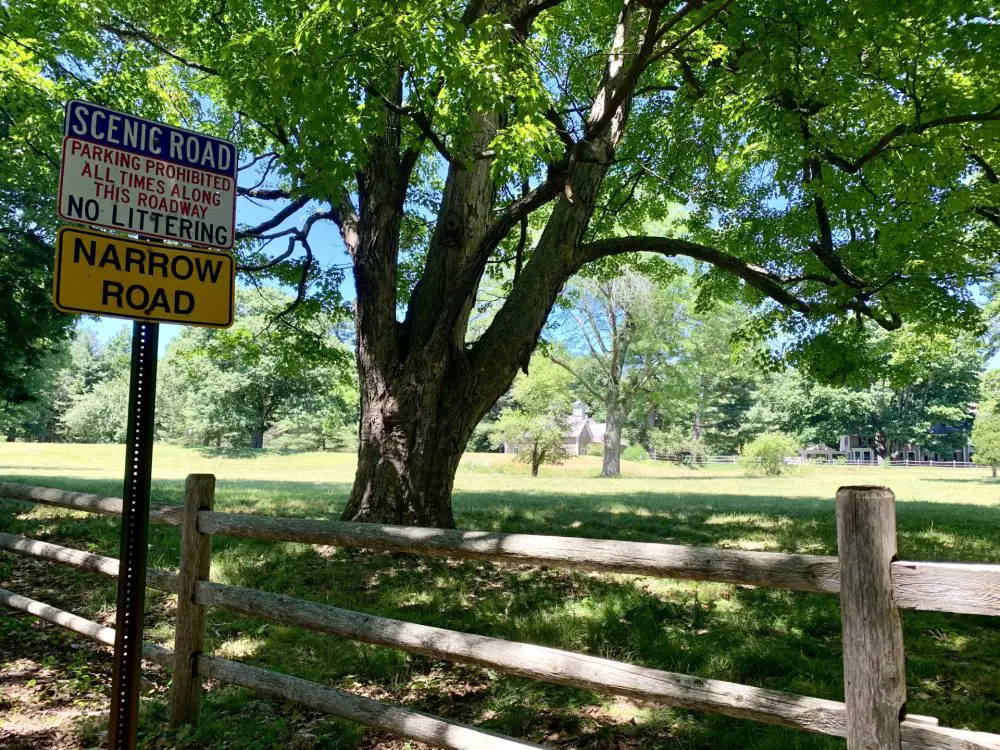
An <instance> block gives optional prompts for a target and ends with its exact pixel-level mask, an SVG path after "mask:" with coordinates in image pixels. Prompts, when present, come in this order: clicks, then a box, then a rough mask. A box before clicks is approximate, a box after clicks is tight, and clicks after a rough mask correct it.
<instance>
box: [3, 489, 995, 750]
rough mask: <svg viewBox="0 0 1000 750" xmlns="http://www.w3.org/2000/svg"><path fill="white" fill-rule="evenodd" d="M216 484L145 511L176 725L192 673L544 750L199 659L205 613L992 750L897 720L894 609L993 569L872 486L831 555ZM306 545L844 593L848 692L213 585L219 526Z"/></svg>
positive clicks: (92, 560)
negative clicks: (906, 515) (155, 553)
mask: <svg viewBox="0 0 1000 750" xmlns="http://www.w3.org/2000/svg"><path fill="white" fill-rule="evenodd" d="M214 494H215V478H214V477H213V476H212V475H207V474H199V475H190V476H189V477H188V478H187V481H186V483H185V504H184V505H183V506H176V505H173V506H172V505H157V506H154V507H153V509H152V511H151V514H150V520H151V522H153V523H159V524H169V525H173V526H180V527H181V535H182V536H181V559H180V568H179V571H178V572H173V571H165V570H156V569H150V570H149V572H148V577H147V585H148V586H149V587H151V588H154V589H158V590H160V591H166V592H169V593H174V594H177V595H178V605H177V615H176V623H175V636H174V648H173V649H168V648H165V647H163V646H159V645H155V644H150V643H146V644H144V645H143V656H144V658H145V659H147V660H149V661H151V662H155V663H157V664H161V665H164V666H166V667H168V668H171V669H172V670H173V685H172V695H171V706H170V722H171V725H172V726H175V727H176V726H180V725H182V724H185V723H196V722H197V721H198V715H199V710H200V706H201V699H202V681H203V680H204V679H206V678H210V679H213V680H219V681H222V682H227V683H231V684H234V685H238V686H242V687H244V688H247V689H251V690H255V691H258V692H260V693H263V694H265V695H268V696H271V697H273V698H277V699H281V700H287V701H293V702H298V703H301V704H304V705H306V706H309V707H311V708H313V709H315V710H319V711H324V712H327V713H330V714H333V715H335V716H339V717H342V718H346V719H350V720H353V721H357V722H360V723H362V724H365V725H368V726H371V727H375V728H378V729H381V730H385V731H388V732H391V733H393V734H395V735H398V736H400V737H403V738H406V739H410V740H415V741H419V742H424V743H426V744H428V745H431V746H434V747H442V748H452V749H454V750H507V749H508V748H529V747H535V748H537V747H540V746H539V745H536V744H532V743H530V742H527V741H524V740H519V739H514V738H509V737H503V736H500V735H496V734H493V733H490V732H485V731H483V730H481V729H478V728H476V727H472V726H467V725H463V724H458V723H455V722H453V721H449V720H447V719H444V718H440V717H435V716H429V715H427V714H422V713H418V712H416V711H412V710H409V709H404V708H402V707H398V706H392V705H388V704H384V703H381V702H377V701H374V700H371V699H368V698H364V697H361V696H358V695H354V694H352V693H349V692H345V691H341V690H336V689H334V688H330V687H327V686H323V685H320V684H317V683H313V682H308V681H306V680H302V679H299V678H296V677H291V676H288V675H284V674H280V673H277V672H273V671H269V670H266V669H261V668H259V667H254V666H250V665H247V664H242V663H239V662H236V661H230V660H228V659H222V658H219V657H216V656H210V655H207V654H205V653H204V638H205V615H206V609H207V608H208V607H221V608H223V609H227V610H231V611H235V612H240V613H243V614H246V615H251V616H254V617H260V618H263V619H266V620H270V621H273V622H280V623H286V624H290V625H293V626H297V627H301V628H305V629H309V630H315V631H319V632H322V633H327V634H330V635H335V636H339V637H341V638H347V639H351V640H356V641H361V642H364V643H369V644H375V645H378V646H387V647H391V648H396V649H402V650H404V651H408V652H412V653H416V654H423V655H426V656H430V657H433V658H438V659H444V660H450V661H454V662H459V663H463V664H472V665H480V666H486V667H489V668H491V669H495V670H498V671H500V672H504V673H507V674H512V675H519V676H521V677H527V678H532V679H536V680H543V681H547V682H551V683H555V684H560V685H570V686H575V687H580V688H585V689H589V690H594V691H598V692H602V693H606V694H613V695H622V696H627V697H631V698H636V699H640V700H643V701H649V702H654V703H660V704H664V705H670V706H677V707H681V708H685V709H691V710H700V711H710V712H715V713H719V714H724V715H726V716H731V717H736V718H740V719H749V720H753V721H758V722H764V723H769V724H778V725H782V726H786V727H792V728H795V729H800V730H805V731H809V732H817V733H820V734H825V735H832V736H835V737H844V738H846V739H847V746H848V748H849V750H875V749H876V748H878V749H880V750H881V749H882V748H893V750H895V749H896V748H905V749H907V750H917V749H926V748H939V749H941V750H1000V735H997V734H987V733H983V732H974V731H968V730H962V729H951V728H946V727H941V726H939V725H938V721H937V719H935V718H932V717H926V716H915V715H907V713H906V682H905V669H904V651H903V633H902V628H901V625H900V613H899V610H900V609H915V610H927V611H942V612H955V613H965V614H975V615H992V616H1000V565H986V564H961V563H934V562H906V561H899V560H897V559H896V527H895V498H894V496H893V494H892V492H891V491H890V490H888V489H886V488H880V487H845V488H842V489H841V490H840V491H839V492H838V493H837V537H838V540H837V544H838V556H836V557H833V556H820V555H800V554H785V553H777V552H753V551H743V550H729V549H716V548H711V547H685V546H679V545H671V544H654V543H635V542H624V541H614V540H607V539H586V538H573V537H556V536H540V535H529V534H501V533H492V532H479V531H454V530H443V529H428V528H412V527H402V526H382V525H373V524H353V523H338V522H330V521H320V520H307V519H294V518H274V517H264V516H253V515H236V514H230V513H220V512H216V511H214V510H213V501H214ZM0 497H2V498H8V499H14V500H21V501H27V502H33V503H42V504H46V505H55V506H60V507H63V508H72V509H75V510H82V511H88V512H92V513H101V514H105V515H111V516H120V515H121V509H122V501H121V500H120V499H119V498H112V497H103V496H98V495H90V494H81V493H74V492H65V491H62V490H56V489H47V488H42V487H29V486H25V485H17V484H9V483H0ZM219 535H223V536H231V537H241V538H245V539H261V540H273V541H284V542H307V543H314V544H329V545H336V546H346V547H359V548H366V549H373V550H388V551H395V552H406V553H412V554H419V555H430V556H438V557H449V558H462V559H477V560H488V561H491V562H495V563H516V564H535V565H548V566H553V567H560V568H566V569H573V570H588V571H600V572H605V573H625V574H635V575H643V576H659V577H669V578H680V579H689V580H699V581H717V582H721V583H729V584H743V585H752V586H769V587H776V588H782V589H791V590H795V591H810V592H820V593H825V594H834V595H839V596H840V603H841V619H842V627H843V654H844V694H845V701H844V702H839V701H832V700H825V699H819V698H812V697H808V696H802V695H794V694H790V693H785V692H780V691H776V690H769V689H764V688H758V687H751V686H748V685H741V684H737V683H732V682H724V681H721V680H711V679H702V678H699V677H693V676H689V675H683V674H676V673H672V672H666V671H662V670H658V669H650V668H647V667H640V666H635V665H632V664H626V663H622V662H616V661H611V660H608V659H602V658H598V657H596V656H590V655H587V654H582V653H575V652H571V651H563V650H559V649H555V648H548V647H542V646H536V645H531V644H527V643H516V642H511V641H506V640H501V639H499V638H490V637H486V636H481V635H472V634H468V633H461V632H456V631H451V630H445V629H442V628H437V627H429V626H426V625H418V624H414V623H407V622H402V621H399V620H392V619H388V618H385V617H378V616H374V615H369V614H363V613H359V612H352V611H349V610H345V609H339V608H336V607H330V606H327V605H323V604H319V603H315V602H310V601H305V600H302V599H296V598H292V597H288V596H282V595H279V594H272V593H266V592H262V591H257V590H255V589H249V588H242V587H238V586H229V585H224V584H220V583H213V582H212V581H210V580H209V567H210V558H211V544H212V537H213V536H219ZM0 550H5V551H7V552H12V553H15V554H19V555H26V556H30V557H33V558H39V559H42V560H47V561H51V562H55V563H60V564H63V565H68V566H71V567H75V568H79V569H83V570H87V571H91V572H94V573H100V574H104V575H107V576H116V575H117V574H118V567H119V565H118V560H116V559H114V558H110V557H104V556H102V555H97V554H93V553H89V552H84V551H81V550H76V549H71V548H68V547H63V546H60V545H56V544H50V543H48V542H44V541H39V540H34V539H29V538H27V537H23V536H17V535H13V534H7V533H0ZM0 602H2V603H3V604H6V605H7V606H9V607H12V608H14V609H18V610H21V611H24V612H28V613H30V614H32V615H35V616H37V617H39V618H42V619H44V620H48V621H50V622H53V623H55V624H57V625H61V626H62V627H64V628H68V629H70V630H73V631H75V632H77V633H80V634H82V635H85V636H88V637H90V638H93V639H96V640H98V641H100V642H102V643H106V644H109V645H110V644H113V643H114V630H113V629H111V628H107V627H103V626H101V625H99V624H98V623H95V622H92V621H90V620H86V619H84V618H81V617H78V616H76V615H73V614H71V613H69V612H65V611H62V610H60V609H57V608H55V607H53V606H51V605H48V604H45V603H43V602H39V601H35V600H33V599H30V598H28V597H25V596H22V595H19V594H16V593H12V592H10V591H7V590H4V589H0Z"/></svg>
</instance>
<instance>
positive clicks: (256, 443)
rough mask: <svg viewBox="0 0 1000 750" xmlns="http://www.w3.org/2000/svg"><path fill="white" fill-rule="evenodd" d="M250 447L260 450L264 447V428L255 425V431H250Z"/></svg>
mask: <svg viewBox="0 0 1000 750" xmlns="http://www.w3.org/2000/svg"><path fill="white" fill-rule="evenodd" d="M250 447H251V448H253V449H254V450H260V449H261V448H263V447H264V430H263V428H261V427H255V428H254V430H253V432H251V433H250Z"/></svg>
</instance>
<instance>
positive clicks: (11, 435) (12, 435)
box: [7, 427, 17, 443]
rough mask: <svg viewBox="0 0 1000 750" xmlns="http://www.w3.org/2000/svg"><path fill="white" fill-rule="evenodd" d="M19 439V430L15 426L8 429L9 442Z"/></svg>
mask: <svg viewBox="0 0 1000 750" xmlns="http://www.w3.org/2000/svg"><path fill="white" fill-rule="evenodd" d="M16 439H17V430H16V429H15V428H13V427H11V428H9V429H8V430H7V442H8V443H13V442H14V441H15V440H16Z"/></svg>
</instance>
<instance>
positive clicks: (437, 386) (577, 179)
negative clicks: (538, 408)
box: [338, 0, 635, 527]
mask: <svg viewBox="0 0 1000 750" xmlns="http://www.w3.org/2000/svg"><path fill="white" fill-rule="evenodd" d="M469 7H470V11H469V13H467V14H466V15H467V16H468V18H466V19H465V20H469V19H470V18H472V19H474V18H475V17H478V15H480V14H481V13H483V12H487V9H488V8H492V9H494V10H496V8H497V7H499V8H502V7H506V2H505V0H501V2H500V3H498V4H497V6H496V7H495V6H494V5H492V4H487V3H480V2H475V3H470V6H469ZM511 7H513V6H511ZM518 7H520V6H518ZM633 15H635V13H634V7H633V4H631V3H630V4H628V5H627V10H623V11H622V14H621V16H620V18H619V23H618V24H617V25H616V29H615V36H614V44H615V50H614V51H613V52H612V53H611V54H609V57H608V63H607V71H606V74H605V76H604V79H603V80H602V85H601V90H600V91H599V92H598V95H597V97H596V99H595V103H594V105H593V107H592V112H591V116H590V121H591V122H592V125H593V132H591V133H589V134H588V138H587V139H586V142H585V143H583V144H582V145H581V147H580V148H579V149H574V151H579V153H574V158H573V159H572V160H570V159H568V158H567V161H566V163H565V164H562V165H553V174H554V175H560V174H563V171H562V170H568V172H571V173H572V174H568V173H567V174H565V178H567V179H568V180H569V181H571V182H572V189H571V190H570V189H569V188H568V187H567V189H565V190H563V185H564V183H562V182H559V181H558V180H553V181H550V180H546V182H545V186H546V187H545V190H542V191H541V192H540V193H539V196H538V197H537V200H538V201H539V202H538V203H537V204H535V205H537V206H540V205H543V204H544V203H546V202H548V201H550V200H552V199H555V198H556V196H557V195H561V196H562V197H561V198H559V199H557V201H556V205H555V206H554V207H553V210H552V214H551V216H550V219H549V221H548V223H547V225H546V228H545V230H544V232H543V233H542V236H541V237H540V238H539V241H538V243H537V245H536V247H535V250H534V252H533V253H532V257H531V259H530V260H529V261H528V262H527V263H526V264H525V265H524V268H523V269H522V272H521V275H520V277H519V282H518V284H515V285H514V288H513V290H512V291H511V294H510V296H509V297H508V299H507V301H506V302H505V303H504V306H503V308H502V309H501V310H500V312H499V313H498V314H497V316H496V317H495V318H494V320H493V322H492V323H491V324H490V326H489V329H488V331H487V333H485V334H484V335H483V336H482V337H480V339H479V340H478V341H477V342H476V344H475V345H473V346H472V347H468V346H467V344H466V328H467V322H468V314H469V310H470V309H471V305H472V303H473V301H474V299H475V295H476V290H477V287H478V283H479V280H480V279H481V278H482V274H483V273H484V271H485V269H486V264H487V263H488V261H489V258H490V256H491V255H492V253H493V250H494V249H495V248H496V246H497V245H498V244H499V242H500V240H502V238H503V236H504V235H505V233H506V232H507V231H509V229H511V228H513V226H514V225H515V224H516V222H514V223H511V224H504V223H503V222H502V221H500V220H499V219H495V217H496V211H495V202H496V193H497V189H498V185H497V184H496V183H495V182H494V180H493V177H492V170H491V167H490V164H489V163H488V160H485V159H480V158H479V156H478V155H479V154H480V153H485V152H484V151H480V150H479V149H478V147H477V144H480V142H481V143H482V144H488V142H489V141H490V140H491V139H492V138H493V136H494V135H495V130H496V127H497V126H498V124H499V122H500V119H501V118H502V115H499V114H496V113H479V114H477V115H476V116H475V117H474V118H473V133H472V138H471V143H472V145H473V146H474V148H473V149H472V152H471V153H469V154H464V153H463V154H461V155H459V158H455V159H449V161H451V164H450V165H449V170H448V177H447V180H446V186H445V190H444V194H443V196H442V203H441V207H440V209H439V212H438V216H437V222H436V225H435V231H434V233H433V235H432V238H431V242H430V246H429V248H428V250H427V258H426V261H425V264H424V273H423V274H422V276H421V278H420V281H419V282H418V283H417V285H416V287H415V288H414V289H413V291H412V294H411V295H410V300H409V304H408V310H407V314H406V317H405V319H404V320H403V321H402V322H400V321H399V320H398V318H397V312H398V309H399V308H398V306H399V299H398V297H397V292H398V289H399V287H400V279H399V278H398V266H397V259H398V255H399V243H400V227H401V217H402V215H403V205H404V202H405V198H406V190H407V184H408V181H409V175H410V170H412V168H413V165H414V164H415V159H412V158H409V157H410V156H412V154H410V152H409V151H406V150H403V149H402V141H401V138H400V136H401V133H402V127H401V122H400V114H399V113H400V112H401V111H402V109H403V108H402V106H401V104H402V101H403V74H402V68H400V69H398V70H397V71H396V79H395V83H394V85H393V87H392V88H393V90H389V89H388V88H387V87H385V86H383V89H382V91H381V92H380V93H381V94H382V96H384V97H385V98H386V100H387V101H390V102H391V105H390V106H387V107H385V108H383V112H382V116H383V117H384V122H385V129H384V132H383V133H382V134H381V135H380V136H378V137H376V138H373V139H372V140H371V141H370V142H369V143H368V160H367V164H366V166H365V168H364V170H363V171H362V172H361V173H360V174H359V175H358V190H357V209H356V211H355V209H354V207H353V205H352V204H351V201H350V200H349V199H348V200H345V201H342V205H340V206H338V214H339V215H340V217H341V231H342V234H343V237H344V242H345V245H346V246H347V248H348V251H349V252H350V254H351V256H352V259H353V265H354V283H355V290H356V293H357V302H356V306H355V330H356V335H357V359H358V374H359V379H360V382H361V424H360V429H359V435H360V447H359V451H358V469H357V474H356V475H355V481H354V487H353V489H352V491H351V497H350V500H349V501H348V504H347V508H346V509H345V511H344V514H343V516H342V518H343V519H344V520H351V521H363V522H372V523H400V524H410V525H421V526H437V527H450V526H454V517H453V516H452V511H451V490H452V486H453V483H454V477H455V471H456V470H457V468H458V463H459V460H460V459H461V456H462V452H463V451H464V449H465V446H466V444H467V442H468V440H469V438H470V437H471V436H472V432H473V430H474V429H475V426H476V424H477V423H478V422H479V420H480V419H481V418H482V417H483V415H485V414H486V412H487V411H488V410H489V408H490V407H491V406H492V405H493V404H494V403H495V402H496V400H497V399H498V398H499V397H500V396H501V395H503V393H504V392H505V391H506V390H507V388H509V387H510V384H511V382H512V381H513V380H514V376H515V375H516V373H517V369H518V367H521V368H524V369H526V368H527V364H528V362H529V359H530V356H531V353H532V351H533V350H534V348H535V345H536V343H537V341H538V336H539V334H540V332H541V330H542V327H543V325H544V324H545V319H546V317H547V315H548V312H549V310H550V309H551V307H552V305H553V303H554V302H555V299H556V296H557V294H558V292H559V290H560V289H561V288H562V286H563V284H564V283H565V282H566V279H567V278H569V276H571V275H572V274H573V273H574V272H575V271H576V270H578V269H579V267H580V266H581V265H582V264H583V263H584V262H586V258H585V257H583V256H582V255H578V252H577V250H578V248H579V246H580V243H581V242H582V239H583V236H584V233H585V231H586V228H587V223H588V222H589V220H590V217H591V216H592V215H593V212H594V209H595V207H596V205H597V194H598V192H599V189H600V185H601V182H602V181H603V179H604V175H605V174H606V172H607V169H608V166H609V165H610V164H611V163H612V160H613V156H614V146H615V144H616V143H617V142H618V140H619V139H620V137H621V133H622V130H623V126H624V122H625V119H626V116H627V112H628V108H629V101H627V100H624V101H623V100H621V98H620V97H618V98H615V97H613V96H612V89H613V86H615V85H617V84H618V82H619V81H622V80H623V78H624V77H625V76H626V73H625V62H626V60H627V59H628V55H627V51H628V50H627V46H628V44H629V43H630V39H631V36H630V34H629V33H628V27H629V23H630V19H631V17H632V16H633ZM373 99H375V98H374V97H373ZM611 102H614V106H611V107H608V105H609V103H611ZM466 157H468V158H466ZM567 157H569V154H567ZM570 163H572V167H570ZM540 188H541V186H540ZM533 200H535V199H533ZM532 202H533V201H528V203H527V205H529V206H530V205H531V204H532ZM491 225H492V226H491ZM494 227H500V229H499V230H497V231H498V232H499V234H498V235H497V236H496V237H493V238H492V240H490V237H491V235H490V234H489V232H490V230H491V229H492V228H494ZM488 240H490V241H488ZM535 468H537V467H535Z"/></svg>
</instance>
